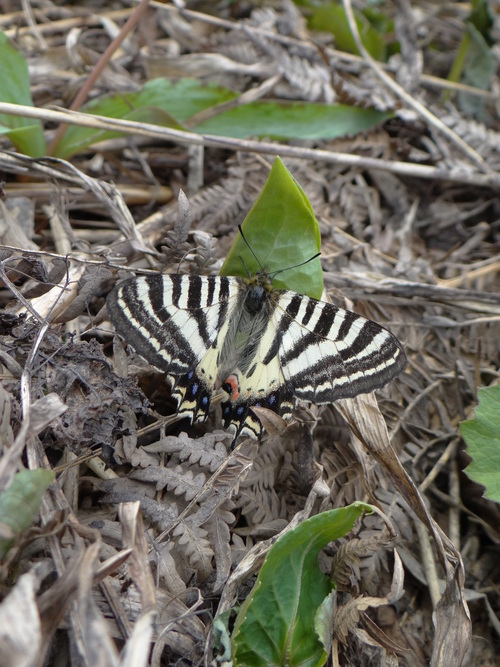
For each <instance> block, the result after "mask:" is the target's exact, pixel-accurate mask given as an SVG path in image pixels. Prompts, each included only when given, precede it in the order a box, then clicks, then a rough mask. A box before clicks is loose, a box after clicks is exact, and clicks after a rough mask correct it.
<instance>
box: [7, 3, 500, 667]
mask: <svg viewBox="0 0 500 667" xmlns="http://www.w3.org/2000/svg"><path fill="white" fill-rule="evenodd" d="M366 4H368V3H366ZM188 5H189V8H188V9H180V8H178V7H176V6H174V5H163V4H161V3H156V2H149V3H148V2H141V3H139V4H137V5H133V6H131V3H129V2H126V1H123V2H120V1H119V0H116V1H115V2H113V3H97V2H87V3H83V6H82V7H77V6H76V4H75V5H74V6H73V5H69V4H64V3H58V4H53V3H49V2H46V3H36V2H33V3H26V6H24V5H23V10H20V9H19V3H17V2H15V1H14V0H11V1H9V0H0V8H1V9H2V12H1V14H0V28H1V29H2V30H3V31H4V33H5V34H6V35H7V37H8V38H9V40H10V45H11V46H12V47H13V48H14V49H15V50H16V51H17V52H18V53H19V54H21V55H22V58H23V59H24V60H25V62H26V63H27V65H28V71H29V84H28V85H29V93H30V95H31V100H32V103H33V108H32V111H33V114H32V117H31V120H30V121H29V122H30V123H32V124H35V128H34V129H33V128H31V129H29V130H26V134H25V138H24V139H23V138H22V136H21V134H22V133H21V134H20V133H18V134H16V133H14V134H13V135H12V136H11V139H12V141H13V142H14V143H15V146H16V148H17V151H16V149H15V148H13V145H12V143H11V141H10V140H9V138H8V136H7V135H5V136H3V138H1V139H0V179H1V180H2V181H3V185H2V193H1V194H2V198H1V200H0V243H1V247H0V272H1V275H0V308H1V323H0V364H1V379H2V382H1V387H0V390H1V394H0V406H1V409H0V415H1V416H2V419H1V421H0V434H1V435H0V447H1V448H2V449H1V450H0V455H1V458H0V492H5V491H6V490H8V488H9V486H10V485H11V484H12V483H13V479H14V474H15V473H16V471H18V470H21V469H24V468H28V469H31V470H39V469H49V470H53V471H54V473H55V480H56V481H55V482H53V483H51V484H50V486H49V488H48V490H47V491H46V492H45V493H44V494H43V497H42V499H41V500H40V497H41V492H42V490H43V488H45V487H43V482H40V481H39V480H38V481H37V482H33V484H34V486H35V490H34V491H33V493H32V495H31V496H29V493H28V492H27V491H26V486H27V485H26V484H24V488H22V489H21V490H19V491H16V493H17V494H18V495H15V496H14V499H13V500H12V498H11V499H10V501H9V503H10V504H7V503H6V502H3V504H2V496H1V495H0V527H1V531H0V538H1V539H0V664H1V665H2V666H8V665H14V664H15V665H26V666H27V665H33V666H35V665H36V666H40V667H41V666H42V665H51V666H54V667H62V666H64V665H72V666H76V665H86V664H91V665H93V667H100V666H103V667H108V666H109V665H124V666H125V665H134V666H136V665H141V664H145V665H146V664H150V665H154V666H158V665H173V664H176V665H199V664H218V663H223V662H225V661H227V660H229V653H228V652H227V651H226V653H224V646H223V644H219V643H218V641H219V640H218V639H217V637H216V636H215V634H214V633H212V628H213V621H214V618H215V617H216V616H217V614H220V613H221V612H222V611H225V610H228V609H230V608H231V607H234V606H236V605H237V604H241V602H243V600H244V599H245V598H246V597H247V596H248V594H249V592H250V589H251V586H252V585H253V583H254V582H255V579H256V575H257V573H258V571H259V569H260V567H261V566H262V562H263V560H264V557H265V555H266V554H267V552H268V551H269V549H270V547H271V545H272V544H273V543H274V542H275V540H276V537H277V536H278V535H280V534H285V533H286V532H287V531H288V530H289V529H290V528H291V527H292V526H295V525H297V524H298V523H300V522H301V521H303V520H304V519H307V518H309V517H313V516H316V515H319V514H320V513H322V512H326V511H329V510H333V509H337V508H344V507H346V506H348V505H350V504H351V503H353V502H355V501H363V502H366V503H370V504H372V505H373V506H375V507H377V508H378V513H374V514H370V515H364V516H363V517H362V518H361V519H360V520H359V521H358V522H357V523H356V524H355V528H354V530H353V531H351V532H350V533H349V534H348V535H347V536H346V537H344V538H342V539H340V540H337V541H335V542H331V543H330V544H329V545H328V546H327V547H326V548H325V549H324V550H323V551H322V552H321V554H320V556H319V562H320V566H321V569H322V570H323V572H325V573H327V574H331V575H332V577H333V579H334V580H335V582H336V584H337V599H336V609H335V611H334V613H333V616H332V619H331V623H330V625H329V635H330V637H331V640H332V641H331V650H332V657H330V658H329V660H330V661H331V663H330V664H335V665H355V666H356V667H368V666H371V665H401V666H402V667H405V666H409V667H413V666H415V667H423V666H424V665H428V664H431V665H434V666H437V665H445V666H447V667H451V666H452V665H453V666H455V665H460V664H463V665H495V664H496V665H498V664H499V660H500V650H499V647H500V636H499V635H500V622H499V620H498V619H499V618H500V595H499V582H500V558H499V547H500V534H499V526H500V513H499V507H498V504H495V503H494V502H492V501H490V500H487V499H486V498H485V497H483V491H484V489H483V488H482V487H481V486H479V485H478V484H477V483H475V482H474V481H472V480H471V479H470V478H469V477H468V476H467V475H466V474H465V473H464V472H463V471H464V468H465V467H466V466H467V465H468V463H469V462H470V458H469V456H468V453H467V449H466V445H465V443H464V441H463V439H462V437H461V433H460V423H461V422H462V421H464V420H467V419H471V418H472V417H474V411H475V409H476V408H477V405H478V389H479V388H480V387H484V386H490V385H494V384H496V383H498V378H499V367H500V345H499V340H500V289H499V287H500V200H499V197H498V192H499V184H500V133H499V103H498V89H499V83H500V82H499V78H498V67H497V60H498V45H499V44H500V31H499V24H498V15H497V16H494V17H492V23H491V25H489V24H487V22H486V27H484V26H483V33H482V34H481V31H480V29H479V28H480V27H481V26H479V27H478V25H477V22H476V23H474V21H473V20H472V19H471V18H470V15H469V14H468V11H469V10H468V9H467V7H466V5H465V4H463V3H448V4H446V5H443V4H442V3H432V2H428V3H419V5H418V6H417V5H416V3H415V7H413V8H412V7H410V5H409V3H407V2H400V3H387V2H386V3H383V2H382V3H380V4H378V5H377V12H378V15H377V16H378V23H377V26H378V29H377V30H376V29H375V28H374V27H373V25H374V15H373V14H372V15H371V20H372V23H371V26H372V27H371V28H370V30H371V31H372V32H373V34H375V33H376V34H375V37H373V35H372V37H373V43H375V45H376V46H375V47H373V49H374V50H375V52H376V53H375V55H376V56H377V58H378V60H374V59H372V58H371V57H370V56H369V55H368V54H367V53H365V52H362V53H361V55H354V54H353V53H352V52H348V51H347V50H346V49H347V48H348V47H347V46H345V45H343V43H342V34H340V32H339V33H338V34H337V33H336V36H335V41H334V38H333V36H332V33H331V32H326V31H327V29H328V28H329V23H328V21H327V15H326V14H320V13H319V12H317V13H316V12H315V10H313V8H312V6H311V7H310V8H309V9H306V8H302V9H301V8H299V6H298V4H297V5H294V4H293V3H292V2H290V1H285V2H283V3H280V2H275V3H267V4H266V3H265V4H264V6H262V4H261V3H258V2H252V1H249V2H234V3H227V2H219V3H213V2H212V3H210V2H198V3H196V2H193V3H188ZM345 5H346V7H347V10H349V7H350V3H349V2H346V3H345ZM340 6H341V5H339V7H340ZM483 9H484V11H485V14H484V16H483V18H485V17H487V16H488V14H487V7H486V5H483ZM342 11H344V10H342ZM134 12H138V15H136V14H135V13H134ZM133 16H138V20H136V22H135V24H133V25H132V26H131V30H130V32H128V33H127V34H125V30H126V29H125V28H124V26H125V23H126V21H127V20H128V19H129V18H130V17H133ZM335 16H336V19H335V21H336V26H337V27H338V26H339V25H340V24H342V21H344V22H345V19H344V18H341V17H340V15H339V14H335ZM342 16H344V15H342ZM476 18H477V17H476ZM382 19H384V21H385V23H384V21H382ZM383 24H384V25H385V28H382V25H383ZM318 27H320V28H322V29H323V30H324V32H319V31H318ZM365 27H366V26H365ZM365 32H367V33H369V34H371V33H370V31H368V30H367V31H365ZM485 33H487V37H488V39H485V38H484V34H485ZM118 35H122V36H124V37H125V39H124V40H123V42H122V43H121V44H116V45H114V46H111V47H110V45H111V44H112V40H113V39H115V38H116V37H117V36H118ZM467 40H468V42H467ZM497 40H498V41H497ZM347 41H348V40H347ZM351 41H352V40H351ZM464 43H465V46H464ZM467 44H468V47H467ZM399 45H400V46H399ZM372 46H373V45H372ZM108 47H110V51H109V55H110V59H109V61H105V60H104V59H103V54H104V53H105V52H106V49H108ZM2 48H5V47H2ZM467 48H468V49H469V50H468V51H467ZM377 49H379V50H378V51H377ZM466 51H467V57H466V58H465V65H463V68H462V72H461V76H456V77H455V79H456V80H457V82H456V83H452V82H450V81H449V80H448V78H449V75H450V72H451V71H452V70H453V68H454V67H457V62H458V58H457V56H458V54H459V53H462V52H463V53H465V52H466ZM358 53H359V52H358ZM2 54H3V55H2V58H7V56H6V55H5V54H6V51H5V50H4V51H2ZM0 61H1V58H0ZM474 67H476V69H474ZM2 69H3V71H4V74H2V77H5V80H4V81H3V83H0V86H2V85H3V86H5V85H6V84H5V81H6V80H7V77H8V76H10V75H7V66H6V64H5V61H4V65H2ZM96 71H97V76H96V79H95V80H92V78H89V77H91V76H92V74H93V73H95V72H96ZM485 76H486V81H485V80H484V77H485ZM89 80H90V83H89ZM18 85H19V89H20V88H22V83H21V82H19V83H18ZM144 86H146V88H145V89H144ZM79 94H80V96H81V98H82V99H79ZM0 95H1V91H0ZM106 96H108V97H106ZM103 98H104V99H107V101H106V102H105V103H99V101H100V100H101V99H103ZM75 99H76V100H77V104H76V106H73V107H72V109H73V111H71V112H69V111H67V110H68V109H70V106H71V105H72V104H74V102H75ZM29 100H30V96H29V94H26V95H24V96H23V95H20V96H19V99H16V98H15V97H8V96H5V97H1V100H0V119H1V122H2V123H3V124H4V125H5V123H6V122H8V121H6V119H9V118H10V119H12V118H14V116H13V115H12V110H9V109H8V108H7V105H6V104H4V103H8V102H13V101H16V102H18V103H20V104H24V105H26V106H29V105H30V101H29ZM90 100H93V101H96V102H93V103H96V104H97V106H95V107H92V106H90V107H86V106H85V105H86V104H88V103H89V101H90ZM82 104H83V105H84V106H82ZM266 104H267V106H264V105H266ZM334 104H342V105H345V108H341V109H340V110H337V109H334V107H333V105H334ZM106 105H108V106H106ZM89 111H93V112H94V113H95V114H97V115H96V116H95V117H92V116H89V115H88V113H86V112H89ZM23 113H24V114H25V115H24V116H23V117H24V118H26V117H27V115H28V114H29V109H28V111H24V112H23ZM337 113H339V115H336V114H337ZM84 114H85V115H84ZM294 114H297V115H294ZM301 114H302V115H301ZM329 114H332V115H329ZM342 114H343V115H342ZM20 116H22V114H20ZM304 116H305V118H306V122H304ZM117 118H118V119H121V120H116V119H117ZM23 122H26V121H23ZM37 123H38V125H36V124H37ZM342 123H346V127H347V128H350V129H347V130H342V128H341V127H340V125H341V124H342ZM351 123H354V125H352V124H351ZM356 124H357V125H356ZM11 127H12V126H11ZM16 127H17V126H16ZM342 127H344V126H343V125H342ZM252 128H253V129H252ZM266 128H267V129H266ZM354 128H357V129H354ZM346 134H347V135H349V136H346ZM26 137H28V138H27V139H26ZM16 141H17V142H18V143H16ZM45 141H46V142H47V143H46V145H45V143H44V142H45ZM37 142H40V143H37ZM35 145H36V146H37V147H38V148H35ZM40 145H41V146H42V148H39V146H40ZM275 156H280V158H281V159H282V160H283V162H284V164H285V166H286V167H287V169H288V170H289V171H290V172H291V174H292V175H293V177H294V178H295V180H296V181H297V182H298V183H299V184H300V186H301V187H302V188H303V190H304V192H305V194H306V196H307V197H308V199H309V201H310V202H311V205H312V208H313V210H314V213H315V216H316V219H317V220H318V223H319V228H320V231H321V265H322V268H323V280H324V289H325V292H324V297H323V298H324V299H325V300H326V299H328V300H330V301H331V302H332V303H334V304H335V305H336V306H338V307H340V308H345V309H347V310H353V311H355V312H356V313H358V314H360V315H362V316H363V317H366V318H369V319H371V320H374V321H376V322H378V323H380V324H382V325H383V326H385V327H387V328H388V329H390V331H391V332H392V333H393V334H394V335H395V336H396V337H397V338H398V339H399V340H400V341H401V343H402V345H403V347H404V350H405V352H406V356H407V358H408V364H407V366H406V369H405V370H404V371H403V372H402V373H401V374H399V375H398V377H396V378H395V379H394V380H393V381H392V382H391V383H390V384H388V385H387V386H385V387H384V388H382V389H380V390H378V391H377V392H376V394H375V395H371V394H370V395H361V396H358V397H356V398H355V399H342V400H340V401H338V402H335V403H333V404H330V405H322V406H317V405H305V404H302V405H299V406H297V409H296V411H295V412H294V414H293V420H292V421H291V422H289V423H288V425H287V424H284V423H279V421H278V420H270V421H269V422H266V424H267V427H268V428H267V430H268V433H266V434H265V435H264V436H263V437H262V438H261V439H260V441H255V440H251V439H241V440H240V442H239V444H238V447H236V449H234V450H232V449H231V443H232V436H231V435H230V434H228V432H227V431H225V430H224V429H223V428H222V421H221V413H220V407H219V405H218V402H217V400H215V401H214V402H213V409H212V410H211V411H210V414H209V418H208V420H207V421H206V422H204V423H199V424H195V425H191V424H190V423H189V421H188V420H186V419H185V418H184V419H182V418H181V416H180V415H177V414H176V403H175V400H174V399H173V397H172V396H171V392H170V387H169V384H168V382H167V381H166V378H165V375H164V374H162V373H160V372H159V371H156V370H154V369H152V368H151V367H150V366H148V364H147V363H146V362H145V361H144V360H143V359H142V358H141V357H140V356H138V355H137V354H136V353H135V352H134V349H133V345H132V347H126V346H125V345H123V344H122V342H121V341H120V339H119V338H118V337H117V336H116V335H115V334H114V328H113V325H112V324H111V322H110V321H109V317H108V314H107V311H106V307H105V306H106V297H107V295H108V294H109V293H110V291H111V290H112V288H113V287H114V285H115V284H116V283H117V282H119V281H120V280H122V279H123V278H125V277H129V276H131V275H134V274H145V273H148V272H149V273H151V272H154V273H158V272H168V273H182V274H191V275H193V274H205V275H217V273H218V272H219V270H220V268H221V266H222V263H223V261H224V258H225V257H226V255H227V253H228V251H229V249H230V247H231V244H232V243H233V241H234V240H235V238H236V237H237V236H238V225H240V224H241V223H242V222H243V220H244V219H245V216H246V215H247V213H248V211H249V210H250V208H251V207H252V205H253V204H254V203H255V201H256V200H257V198H258V196H259V193H260V192H261V190H262V188H263V187H264V184H265V182H266V179H267V178H268V176H269V173H270V170H271V167H272V164H273V161H274V158H275ZM184 195H185V196H184ZM295 243H296V244H297V245H299V244H300V243H301V239H300V238H299V237H298V238H297V239H296V241H295ZM144 325H145V326H146V327H147V326H148V323H147V322H145V323H144ZM125 342H126V341H125ZM374 396H376V399H375V397H374ZM499 409H500V408H499ZM491 472H492V473H494V472H497V473H498V474H500V472H499V471H495V470H492V471H491ZM496 479H498V477H496ZM49 482H50V479H49V481H48V482H47V483H46V484H45V486H48V484H49ZM30 483H31V482H30ZM37 485H41V486H37ZM497 486H498V482H497ZM42 487H43V488H42ZM30 488H31V487H30ZM37 489H38V490H37ZM40 489H41V490H40ZM4 499H5V497H4ZM30 502H31V503H33V502H34V503H35V511H34V512H32V513H31V514H30V512H29V511H28V513H27V518H26V519H24V510H25V507H26V508H27V507H28V506H29V504H30ZM38 510H39V511H38ZM21 517H23V518H21ZM33 519H35V520H34V524H33V525H31V524H32V521H33ZM25 523H26V524H27V525H25ZM30 525H31V527H29V526H30ZM21 528H22V530H21ZM11 538H12V539H11ZM9 539H10V542H9ZM6 541H7V542H6ZM6 543H7V544H8V548H4V546H5V544H6ZM2 545H4V546H2ZM2 554H3V555H2ZM339 563H340V565H339ZM290 577H292V573H290ZM262 613H263V614H264V612H262ZM232 622H233V621H232V620H231V621H230V623H229V632H230V631H231V630H232ZM263 622H264V624H269V625H270V626H271V625H272V622H273V619H271V618H268V617H266V618H265V620H264V621H263ZM222 636H224V632H222ZM226 648H227V647H226ZM240 664H247V663H245V661H244V660H243V662H240ZM253 664H257V663H255V662H254V663H253ZM273 664H274V663H273Z"/></svg>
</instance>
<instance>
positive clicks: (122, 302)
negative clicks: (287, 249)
mask: <svg viewBox="0 0 500 667" xmlns="http://www.w3.org/2000/svg"><path fill="white" fill-rule="evenodd" d="M107 307H108V312H109V315H110V318H111V321H112V323H113V324H114V326H115V329H116V331H117V332H118V333H119V334H120V335H121V336H122V337H123V338H124V340H125V341H126V342H127V343H128V344H129V345H131V347H132V348H133V349H134V350H135V351H136V352H137V353H138V354H140V355H141V356H142V357H143V358H144V359H145V360H146V361H147V362H148V363H149V364H151V365H152V366H154V367H155V368H157V369H158V370H160V371H163V372H165V373H166V374H167V377H168V379H169V381H170V383H171V384H172V394H173V396H174V397H175V398H176V399H177V402H178V411H179V413H180V414H183V415H185V416H187V417H189V418H190V419H191V421H194V422H198V421H204V420H205V419H206V418H207V416H208V411H209V408H210V403H211V399H212V395H213V393H214V392H215V391H219V390H220V391H222V392H223V400H222V419H223V423H224V427H225V428H229V429H231V430H232V431H233V432H234V434H235V439H236V437H238V436H239V435H241V434H243V435H247V436H250V437H253V438H258V437H259V436H260V434H261V431H262V425H261V423H260V421H259V419H258V417H257V415H256V414H255V413H254V412H253V408H257V407H262V408H268V409H269V410H272V411H274V412H276V413H277V414H279V415H281V416H282V417H284V418H285V419H287V418H289V417H290V416H291V413H292V409H293V406H294V401H295V399H300V400H302V401H308V402H312V403H316V404H325V403H332V402H333V401H335V400H337V399H339V398H347V397H353V396H356V395H358V394H361V393H366V392H370V391H372V390H374V389H378V388H380V387H383V386H384V385H386V384H387V383H388V382H390V381H391V380H392V379H393V378H394V377H395V376H396V375H398V374H399V373H400V372H401V371H402V370H403V369H404V367H405V366H406V356H405V353H404V350H403V348H402V346H401V343H400V342H399V341H398V340H397V338H395V336H393V335H392V334H391V333H390V332H389V331H388V330H387V329H385V328H384V327H382V326H380V325H379V324H377V323H376V322H373V321H371V320H368V319H365V318H363V317H361V316H360V315H357V314H356V313H353V312H351V311H348V310H343V309H342V308H337V307H336V306H334V305H332V304H330V303H326V302H323V301H318V300H316V299H313V298H311V297H308V296H305V295H303V294H299V293H297V292H292V291H290V290H286V289H275V288H274V287H273V284H272V280H271V276H270V275H269V273H267V272H266V271H264V270H260V271H258V272H257V273H256V274H255V275H254V276H250V277H248V278H240V277H232V276H198V275H177V274H163V275H155V276H141V277H136V278H132V279H128V280H126V281H124V282H122V283H121V284H120V285H118V286H117V287H115V288H114V290H113V291H112V292H111V293H110V295H109V296H108V300H107Z"/></svg>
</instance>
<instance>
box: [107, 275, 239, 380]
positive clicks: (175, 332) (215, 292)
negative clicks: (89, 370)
mask: <svg viewBox="0 0 500 667" xmlns="http://www.w3.org/2000/svg"><path fill="white" fill-rule="evenodd" d="M238 291H239V288H238V285H237V284H235V283H234V281H233V280H230V279H228V278H219V277H216V276H206V277H202V276H180V275H163V276H142V277H139V278H132V279H130V280H127V281H125V282H123V283H122V284H121V285H119V286H118V287H117V288H116V289H114V290H113V291H112V292H111V294H110V295H109V297H108V301H107V306H108V311H109V314H110V317H111V321H112V322H113V324H114V325H115V328H116V330H117V331H118V333H119V334H121V335H122V336H123V338H124V339H125V340H126V341H127V343H128V344H129V345H131V346H132V347H133V348H134V350H135V351H136V352H138V353H139V354H140V355H141V356H143V357H144V359H146V361H148V362H149V363H150V364H151V365H152V366H155V367H156V368H158V369H159V370H161V371H164V372H167V373H169V374H170V375H172V376H173V377H176V376H180V375H182V374H184V373H188V372H189V371H191V370H193V369H194V368H195V367H196V365H197V364H198V362H199V361H200V360H201V359H202V358H203V357H204V356H205V355H206V353H207V351H208V349H209V348H210V347H211V346H212V345H213V343H214V342H215V341H216V339H217V336H218V334H219V333H220V331H221V328H222V326H223V324H224V322H225V320H226V319H227V316H228V312H229V311H230V309H231V302H232V301H233V300H234V299H235V297H236V296H237V294H238Z"/></svg>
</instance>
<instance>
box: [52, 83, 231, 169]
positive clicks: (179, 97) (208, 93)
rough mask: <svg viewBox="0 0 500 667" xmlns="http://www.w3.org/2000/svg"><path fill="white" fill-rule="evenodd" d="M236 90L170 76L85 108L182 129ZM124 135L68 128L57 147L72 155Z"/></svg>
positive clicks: (66, 154) (101, 114) (95, 101)
mask: <svg viewBox="0 0 500 667" xmlns="http://www.w3.org/2000/svg"><path fill="white" fill-rule="evenodd" d="M235 96H236V93H233V92H232V91H230V90H228V89H226V88H222V87H221V86H217V85H215V84H213V85H206V86H202V85H201V84H200V83H199V82H198V81H195V80H194V79H181V80H180V81H178V82H177V83H172V82H171V81H169V80H168V79H164V78H161V79H153V80H152V81H148V82H147V83H146V84H145V85H144V87H143V88H142V89H141V90H138V91H136V92H133V93H121V94H119V95H118V94H115V95H107V96H105V97H100V98H99V99H97V100H92V102H89V103H88V104H85V105H84V106H83V107H82V108H81V111H82V112H84V113H88V114H94V115H97V116H105V117H106V118H124V119H127V120H137V121H141V122H144V123H152V124H154V125H161V126H163V127H172V128H174V129H182V123H183V122H184V121H185V120H187V119H188V118H190V117H191V116H194V115H195V114H197V113H199V112H200V111H204V110H205V109H208V108H211V107H213V106H215V105H217V104H220V103H221V102H227V101H228V100H231V99H233V98H234V97H235ZM116 136H120V132H103V131H98V130H95V129H92V128H89V127H78V126H77V125H72V126H71V127H68V129H67V130H66V133H65V135H64V137H63V138H62V139H61V141H60V143H59V144H58V146H57V153H56V154H57V156H58V157H65V158H67V157H69V156H70V155H73V154H74V153H76V152H77V151H80V150H83V149H85V148H87V147H88V146H90V145H91V144H92V143H95V142H96V141H103V140H104V139H109V138H111V137H116Z"/></svg>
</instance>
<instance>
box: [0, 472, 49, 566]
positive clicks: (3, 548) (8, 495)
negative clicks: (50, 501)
mask: <svg viewBox="0 0 500 667" xmlns="http://www.w3.org/2000/svg"><path fill="white" fill-rule="evenodd" d="M53 479H54V473H53V472H51V471H50V470H44V469H43V468H38V469H37V470H21V472H18V473H16V475H14V479H13V480H12V482H11V484H10V486H9V487H7V489H6V490H5V491H4V492H3V493H2V494H0V523H1V524H4V525H5V526H8V527H9V528H10V529H11V530H12V532H13V534H14V537H13V539H0V560H1V559H2V558H4V557H5V554H6V553H7V551H8V550H9V549H10V547H11V546H12V544H13V543H14V540H15V537H16V536H18V535H19V534H20V533H22V532H23V531H24V530H26V529H27V528H29V527H30V526H31V524H32V522H33V519H34V518H35V517H36V515H37V514H38V511H39V509H40V503H41V501H42V496H43V494H44V493H45V491H46V490H47V489H48V488H49V486H50V484H51V482H52V481H53Z"/></svg>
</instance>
